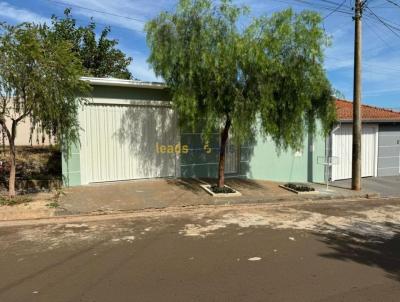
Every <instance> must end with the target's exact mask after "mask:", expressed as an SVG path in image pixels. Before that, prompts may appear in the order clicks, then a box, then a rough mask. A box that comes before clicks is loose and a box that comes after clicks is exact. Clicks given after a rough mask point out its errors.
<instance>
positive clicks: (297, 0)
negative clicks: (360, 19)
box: [273, 0, 352, 15]
mask: <svg viewBox="0 0 400 302" xmlns="http://www.w3.org/2000/svg"><path fill="white" fill-rule="evenodd" d="M273 1H275V2H281V3H286V4H290V5H302V6H307V7H312V8H314V9H323V10H328V11H332V10H334V9H335V8H336V7H334V6H332V5H325V4H318V3H315V2H309V1H306V0H292V1H290V0H273ZM335 4H336V5H337V4H338V3H335ZM337 12H339V13H342V14H347V15H352V13H351V11H350V10H344V9H338V10H337Z"/></svg>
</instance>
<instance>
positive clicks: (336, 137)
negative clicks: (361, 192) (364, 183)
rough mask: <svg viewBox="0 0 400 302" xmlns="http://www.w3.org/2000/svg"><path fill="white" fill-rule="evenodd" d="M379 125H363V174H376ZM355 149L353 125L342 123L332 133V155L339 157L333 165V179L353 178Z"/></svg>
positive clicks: (365, 175)
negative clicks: (352, 166) (352, 169)
mask: <svg viewBox="0 0 400 302" xmlns="http://www.w3.org/2000/svg"><path fill="white" fill-rule="evenodd" d="M377 133H378V126H377V125H363V128H362V140H361V144H362V145H361V160H362V164H361V175H362V177H368V176H376V167H377V166H376V164H377V146H378V135H377ZM352 150H353V128H352V125H341V126H340V128H338V129H337V130H336V131H335V132H334V133H333V135H332V156H334V157H337V158H338V163H337V165H334V166H333V167H332V180H339V179H348V178H351V165H352Z"/></svg>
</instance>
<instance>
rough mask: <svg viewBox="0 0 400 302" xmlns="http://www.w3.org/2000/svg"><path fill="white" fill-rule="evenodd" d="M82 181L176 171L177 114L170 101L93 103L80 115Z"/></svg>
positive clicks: (133, 177) (91, 181)
mask: <svg viewBox="0 0 400 302" xmlns="http://www.w3.org/2000/svg"><path fill="white" fill-rule="evenodd" d="M80 122H81V125H82V128H83V130H82V132H81V133H82V134H81V144H82V145H81V177H82V183H83V184H85V183H86V184H88V183H93V182H106V181H117V180H130V179H141V178H153V177H168V176H175V171H176V165H177V162H176V158H177V157H176V155H175V153H174V152H171V149H168V146H175V145H176V144H177V142H178V137H177V135H178V133H177V126H176V118H175V115H174V113H173V110H172V109H171V108H169V107H166V106H155V105H154V106H138V105H114V104H91V105H88V106H86V107H85V108H84V109H83V111H82V112H81V114H80Z"/></svg>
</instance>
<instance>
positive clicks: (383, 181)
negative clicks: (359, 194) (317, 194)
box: [331, 176, 400, 197]
mask: <svg viewBox="0 0 400 302" xmlns="http://www.w3.org/2000/svg"><path fill="white" fill-rule="evenodd" d="M331 185H332V186H336V187H340V188H347V189H349V188H351V179H345V180H338V181H334V182H332V184H331ZM362 189H363V190H364V191H369V192H376V193H379V194H380V195H381V196H382V197H398V196H400V176H386V177H368V178H363V179H362Z"/></svg>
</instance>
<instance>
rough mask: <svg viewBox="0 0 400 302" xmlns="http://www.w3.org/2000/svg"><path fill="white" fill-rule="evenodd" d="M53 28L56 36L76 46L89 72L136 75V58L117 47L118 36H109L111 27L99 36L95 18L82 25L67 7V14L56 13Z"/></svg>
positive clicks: (73, 48)
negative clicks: (131, 67)
mask: <svg viewBox="0 0 400 302" xmlns="http://www.w3.org/2000/svg"><path fill="white" fill-rule="evenodd" d="M51 30H52V31H53V32H54V34H55V36H56V38H58V39H59V40H62V41H65V40H66V41H69V42H70V43H71V44H72V50H73V51H74V52H75V53H76V54H77V55H78V57H79V58H80V59H81V61H82V64H83V67H84V68H85V75H88V76H95V77H114V78H120V79H131V78H132V74H131V73H130V72H129V70H128V66H129V64H130V63H131V62H132V58H130V57H127V56H126V55H125V54H124V53H123V52H122V51H121V50H119V49H117V48H116V46H117V45H118V41H117V40H115V39H109V38H108V35H109V34H110V32H111V28H110V27H105V28H104V29H103V30H102V31H101V33H100V36H99V38H98V39H96V32H95V31H96V23H95V22H94V21H93V20H92V21H91V22H90V23H89V24H88V25H87V26H78V25H77V24H76V20H75V19H74V18H73V17H72V15H71V10H70V9H66V10H65V11H64V18H58V17H56V16H53V17H52V27H51Z"/></svg>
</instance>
